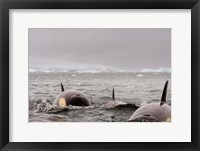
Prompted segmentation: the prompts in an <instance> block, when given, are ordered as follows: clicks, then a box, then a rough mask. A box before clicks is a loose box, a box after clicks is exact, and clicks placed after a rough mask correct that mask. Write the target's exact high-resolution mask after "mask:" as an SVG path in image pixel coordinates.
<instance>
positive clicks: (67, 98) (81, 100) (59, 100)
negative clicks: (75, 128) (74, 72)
mask: <svg viewBox="0 0 200 151" xmlns="http://www.w3.org/2000/svg"><path fill="white" fill-rule="evenodd" d="M53 105H58V106H59V107H67V106H69V105H73V106H90V105H91V103H90V101H89V99H88V98H87V96H86V95H85V94H83V93H82V92H80V91H77V90H67V91H65V90H64V87H63V85H62V83H61V92H60V94H59V95H58V96H57V97H56V99H55V100H54V102H53Z"/></svg>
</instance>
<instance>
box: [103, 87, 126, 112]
mask: <svg viewBox="0 0 200 151" xmlns="http://www.w3.org/2000/svg"><path fill="white" fill-rule="evenodd" d="M123 105H127V103H125V102H122V101H118V100H115V90H114V88H113V91H112V100H111V101H109V102H108V103H107V104H106V105H105V107H106V108H114V107H118V106H123Z"/></svg>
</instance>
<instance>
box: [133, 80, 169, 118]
mask: <svg viewBox="0 0 200 151" xmlns="http://www.w3.org/2000/svg"><path fill="white" fill-rule="evenodd" d="M167 86H168V81H166V83H165V86H164V89H163V92H162V96H161V100H160V102H153V103H149V104H145V105H143V106H141V107H140V108H138V109H137V110H136V111H135V112H134V113H133V115H132V116H131V117H130V119H129V121H144V122H162V121H171V107H170V106H169V105H168V104H166V96H167Z"/></svg>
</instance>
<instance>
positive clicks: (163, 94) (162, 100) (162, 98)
mask: <svg viewBox="0 0 200 151" xmlns="http://www.w3.org/2000/svg"><path fill="white" fill-rule="evenodd" d="M167 86H168V81H166V82H165V86H164V89H163V93H162V97H161V100H160V106H161V105H163V104H164V103H166V96H167Z"/></svg>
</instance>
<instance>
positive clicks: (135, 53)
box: [28, 28, 171, 70]
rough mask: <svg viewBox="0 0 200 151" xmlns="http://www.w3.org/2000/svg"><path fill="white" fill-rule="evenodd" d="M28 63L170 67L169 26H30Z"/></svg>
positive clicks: (66, 65) (38, 64) (62, 65)
mask: <svg viewBox="0 0 200 151" xmlns="http://www.w3.org/2000/svg"><path fill="white" fill-rule="evenodd" d="M28 38H29V43H28V44H29V48H28V49H29V65H31V66H48V67H66V68H68V67H74V66H76V67H77V66H109V67H115V68H119V69H128V70H140V69H144V68H159V67H165V68H170V67H171V29H169V28H103V29H101V28H99V29H98V28H93V29H92V28H85V29H77V28H76V29H75V28H72V29H69V28H54V29H53V28H29V32H28Z"/></svg>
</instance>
